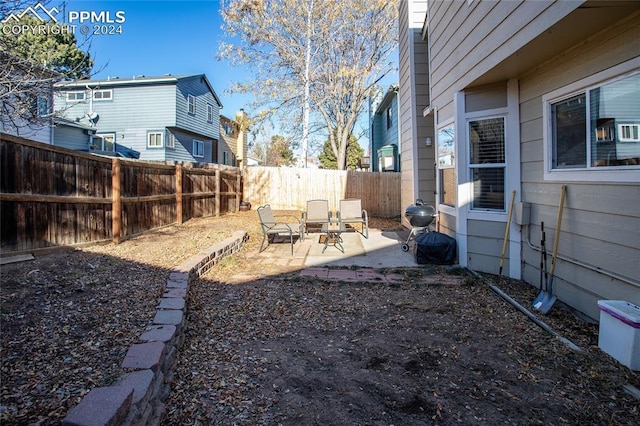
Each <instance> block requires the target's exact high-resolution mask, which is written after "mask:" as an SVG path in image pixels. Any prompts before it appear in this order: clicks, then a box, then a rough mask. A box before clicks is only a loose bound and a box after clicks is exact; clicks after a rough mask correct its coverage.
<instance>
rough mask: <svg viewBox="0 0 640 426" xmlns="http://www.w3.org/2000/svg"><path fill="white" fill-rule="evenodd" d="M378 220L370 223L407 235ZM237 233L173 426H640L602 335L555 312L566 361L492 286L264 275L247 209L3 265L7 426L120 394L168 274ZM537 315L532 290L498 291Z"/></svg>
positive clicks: (199, 294) (196, 340) (448, 275)
mask: <svg viewBox="0 0 640 426" xmlns="http://www.w3.org/2000/svg"><path fill="white" fill-rule="evenodd" d="M397 226H398V224H397V222H393V221H381V220H380V221H376V220H372V227H377V228H379V229H394V228H397ZM237 229H245V230H248V231H249V233H250V236H251V239H250V242H249V244H248V246H247V247H246V249H245V250H243V252H241V253H239V254H238V255H236V256H234V257H232V258H229V259H227V260H225V261H223V262H222V263H221V264H220V265H218V266H217V267H216V268H214V269H213V270H212V271H211V272H210V273H209V275H208V276H206V277H204V278H203V279H201V280H199V281H198V282H196V283H195V284H194V285H193V286H192V288H191V290H190V295H189V299H188V310H187V316H188V321H189V326H188V330H187V339H186V342H185V345H184V347H183V348H182V350H181V352H180V354H179V357H178V365H177V367H176V371H175V377H174V380H173V383H172V392H171V395H170V397H169V400H168V401H167V403H166V410H167V412H166V416H165V419H164V421H163V424H168V425H169V424H173V425H210V424H220V425H230V424H237V425H257V424H265V425H276V424H282V425H299V424H305V425H314V424H318V425H320V424H322V425H345V424H350V425H351V424H360V425H414V424H443V425H446V424H563V423H564V424H598V425H636V424H637V422H638V420H637V419H638V418H639V416H640V400H638V399H636V398H634V397H632V396H631V395H630V394H629V393H628V392H627V391H625V387H626V388H629V385H631V386H635V387H636V388H640V374H639V373H638V372H632V371H630V370H629V369H627V368H626V367H624V366H622V365H620V364H618V363H617V362H616V361H615V360H613V359H612V358H610V357H609V356H607V355H606V354H604V353H602V352H601V351H600V350H599V349H598V346H597V332H598V326H597V324H593V323H585V322H582V321H580V320H578V319H576V318H575V317H574V316H572V315H571V314H570V313H569V312H568V311H567V310H566V309H563V307H562V305H561V304H559V303H558V304H556V305H555V306H554V308H553V309H552V310H551V312H550V314H549V315H547V316H544V315H539V317H540V318H541V319H542V320H544V321H545V322H546V323H547V324H549V325H550V326H551V327H552V328H553V329H554V330H556V331H557V332H558V333H560V334H561V335H562V336H564V337H565V338H567V339H569V340H571V341H572V342H573V343H575V344H576V345H578V346H579V347H580V348H581V349H582V351H581V352H577V351H574V350H571V349H569V348H568V347H567V346H566V345H565V344H563V343H562V342H561V341H560V340H558V339H556V338H554V337H552V336H551V335H549V334H547V333H546V332H545V331H543V330H542V329H541V328H539V327H538V326H536V325H535V324H534V323H533V322H532V321H530V320H529V319H527V318H526V317H525V316H524V315H523V314H521V313H519V312H517V311H516V310H515V309H514V308H513V307H512V306H511V305H509V304H507V303H505V302H504V301H503V300H502V299H501V298H499V297H498V296H497V295H496V294H495V293H494V292H492V291H491V290H490V289H489V288H488V285H487V283H486V282H484V281H483V280H480V279H478V278H476V277H474V276H471V275H469V274H468V273H467V272H466V271H463V270H460V269H457V268H443V267H434V266H420V267H416V268H415V269H414V268H411V269H401V270H397V271H395V272H397V273H399V274H403V275H404V276H405V280H404V281H403V282H401V283H398V284H383V283H380V282H360V283H343V282H323V281H320V280H316V279H309V278H302V277H300V276H298V275H297V274H296V273H295V272H292V271H286V270H283V271H281V273H279V274H276V275H270V276H263V277H262V278H260V279H257V280H252V281H248V282H239V280H238V279H237V276H238V275H239V274H241V275H242V276H247V275H258V276H259V275H261V271H260V267H259V266H258V265H256V263H255V262H252V259H254V254H255V252H256V251H257V247H258V245H259V243H260V240H261V238H260V237H259V229H258V227H257V219H256V215H255V212H254V211H252V212H248V213H238V214H235V215H229V216H225V217H223V218H211V219H200V220H193V221H189V222H188V223H186V224H184V225H182V226H174V227H169V228H164V229H162V230H158V231H155V232H153V233H150V234H147V235H144V236H140V237H137V238H133V239H131V240H128V241H125V242H123V243H122V244H120V245H118V246H114V245H112V244H107V245H102V246H93V247H88V248H84V249H81V250H70V251H64V252H62V253H57V254H52V255H46V256H39V257H37V258H36V259H35V260H33V261H29V262H21V263H14V264H9V265H3V266H2V267H1V268H0V273H1V281H0V283H1V284H2V285H1V286H0V303H1V304H0V308H1V312H2V317H1V326H2V338H1V339H2V340H1V350H2V367H1V377H0V379H1V390H2V400H1V402H0V423H2V424H3V425H5V424H6V425H9V424H12V425H14V424H15V425H18V424H20V425H22V424H43V425H44V424H59V422H60V420H61V419H62V418H64V416H65V414H66V412H67V411H68V410H69V409H70V408H71V407H72V406H74V405H75V404H76V403H77V402H78V401H79V400H80V399H81V398H82V396H83V395H84V394H86V392H88V390H89V389H91V388H92V387H95V386H105V385H108V384H111V383H112V382H113V381H114V380H115V378H116V377H117V376H118V375H119V374H120V371H119V368H118V366H119V364H120V362H121V361H122V359H123V357H124V353H125V352H126V350H127V348H128V346H129V345H130V344H131V343H134V342H135V339H136V338H137V336H139V335H140V334H141V332H142V331H143V330H144V329H145V327H146V326H147V325H148V323H149V321H150V320H151V319H152V317H153V310H154V308H155V306H156V305H157V301H158V298H159V297H160V295H161V293H162V287H163V285H164V282H165V280H166V277H167V273H168V268H170V267H173V266H176V265H178V264H179V263H181V262H182V261H183V260H185V259H187V258H188V257H190V256H191V255H192V254H194V253H196V252H197V251H198V250H199V249H202V248H205V247H208V246H210V245H213V244H214V243H215V242H216V241H220V240H222V239H223V238H225V237H226V236H228V235H230V234H231V233H232V232H233V231H235V230H237ZM490 278H491V279H493V280H494V282H495V283H496V284H497V286H498V287H500V288H501V289H502V290H503V291H505V292H506V293H508V294H509V295H510V296H511V297H513V298H514V299H516V300H518V301H519V302H520V303H521V304H522V305H523V306H525V307H529V306H530V302H531V300H533V298H534V297H535V295H536V294H537V290H536V289H534V288H532V287H530V286H527V285H525V284H523V283H520V282H514V281H510V280H506V279H502V280H497V279H496V277H490Z"/></svg>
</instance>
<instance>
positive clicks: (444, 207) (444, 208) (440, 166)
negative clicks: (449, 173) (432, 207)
mask: <svg viewBox="0 0 640 426" xmlns="http://www.w3.org/2000/svg"><path fill="white" fill-rule="evenodd" d="M449 127H451V128H452V130H453V147H452V148H453V151H452V153H451V164H446V163H445V162H442V161H441V158H440V155H439V151H440V150H439V147H440V145H441V144H442V142H443V141H441V140H440V132H441V131H443V130H444V129H446V128H449ZM435 136H436V163H437V164H436V168H437V176H436V178H437V188H438V194H437V200H436V203H437V205H438V209H439V211H441V212H443V213H446V214H449V215H452V216H455V214H456V203H457V199H458V194H457V192H458V190H457V188H458V186H457V185H455V181H457V176H456V172H455V169H456V163H457V158H456V149H457V145H458V144H457V142H456V128H455V123H454V120H453V118H452V119H450V120H447V121H446V122H444V123H442V124H440V125H439V126H438V130H437V131H436V135H435ZM445 169H451V170H453V175H454V188H455V189H454V192H455V194H454V195H453V199H454V203H453V206H450V205H448V204H443V203H442V191H443V190H444V188H443V186H442V185H443V183H442V175H441V173H442V170H445Z"/></svg>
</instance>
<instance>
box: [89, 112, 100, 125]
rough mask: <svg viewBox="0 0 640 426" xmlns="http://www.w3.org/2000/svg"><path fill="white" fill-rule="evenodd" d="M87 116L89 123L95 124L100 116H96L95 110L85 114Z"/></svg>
mask: <svg viewBox="0 0 640 426" xmlns="http://www.w3.org/2000/svg"><path fill="white" fill-rule="evenodd" d="M87 118H88V119H89V121H90V122H91V123H93V124H96V123H97V122H98V118H100V117H99V116H98V113H97V112H95V111H91V112H90V113H89V114H87Z"/></svg>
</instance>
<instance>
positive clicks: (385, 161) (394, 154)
mask: <svg viewBox="0 0 640 426" xmlns="http://www.w3.org/2000/svg"><path fill="white" fill-rule="evenodd" d="M398 166H399V165H398V146H397V145H395V144H389V145H385V146H383V147H380V149H378V171H380V172H397V171H398Z"/></svg>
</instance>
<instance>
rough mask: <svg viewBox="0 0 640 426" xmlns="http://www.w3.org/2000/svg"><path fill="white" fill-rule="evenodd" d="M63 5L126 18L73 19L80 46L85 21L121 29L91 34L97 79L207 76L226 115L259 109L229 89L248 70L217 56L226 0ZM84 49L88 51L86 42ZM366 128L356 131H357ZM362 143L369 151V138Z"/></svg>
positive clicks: (67, 10)
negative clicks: (180, 75)
mask: <svg viewBox="0 0 640 426" xmlns="http://www.w3.org/2000/svg"><path fill="white" fill-rule="evenodd" d="M62 3H63V2H62V1H61V0H51V1H50V3H49V4H48V6H49V7H52V6H56V7H58V9H59V10H60V12H59V14H58V16H57V18H58V21H60V20H61V19H63V17H66V18H67V19H68V18H70V14H71V12H76V13H80V12H89V13H90V12H94V13H95V14H100V13H102V16H103V17H107V15H106V13H107V12H108V17H109V18H110V19H111V20H112V21H111V22H113V21H117V20H118V17H119V16H120V17H123V18H124V19H123V22H121V23H117V22H115V23H112V24H109V23H105V24H104V25H103V24H101V23H100V22H92V20H88V21H86V22H84V23H80V22H78V21H77V19H76V21H75V22H67V23H69V24H71V25H76V29H75V35H76V38H77V39H78V44H80V45H82V43H83V41H84V36H83V35H82V34H81V31H80V30H81V27H82V26H83V25H86V27H85V29H86V28H88V29H89V30H91V31H94V30H95V29H100V28H103V29H106V30H118V32H121V33H114V34H99V35H93V36H92V37H91V38H90V42H91V46H90V48H89V51H90V52H91V54H92V56H93V57H94V62H95V64H94V72H95V73H96V74H95V75H94V76H92V78H93V79H105V78H107V77H120V78H130V77H133V76H134V75H135V76H138V75H145V76H147V77H150V76H161V75H165V74H174V75H178V74H206V76H207V78H208V79H209V81H210V82H211V84H212V86H213V88H214V90H215V91H216V93H217V95H218V97H219V98H220V100H221V102H222V105H223V109H222V111H221V114H222V115H225V116H227V117H230V118H234V117H235V113H236V112H237V111H238V110H239V109H240V108H244V109H245V110H246V111H247V112H248V113H249V114H252V113H253V112H255V111H252V110H251V107H250V105H249V101H250V99H251V95H247V94H233V95H232V94H229V93H228V89H229V88H230V87H231V85H232V83H233V82H242V81H243V79H246V76H247V72H246V71H245V70H243V69H242V68H237V67H231V66H230V65H229V64H228V63H226V62H224V61H218V60H217V59H216V56H217V54H218V49H219V45H220V42H221V41H222V40H223V32H222V30H221V25H222V18H221V16H220V13H219V9H220V7H221V0H190V1H189V0H188V1H176V0H136V1H118V0H113V1H99V0H67V1H65V2H64V11H63V7H62V6H61V4H62ZM76 16H77V15H76ZM121 20H122V19H121ZM109 25H111V27H109ZM96 26H97V28H96ZM83 48H84V49H85V50H86V46H83ZM396 60H397V58H396ZM395 78H397V76H396V75H394V76H390V77H387V78H385V80H384V81H383V83H382V85H383V90H386V88H388V86H389V85H390V84H392V83H396V82H397V81H396V80H395ZM360 121H361V122H362V123H363V124H362V126H363V127H364V128H366V127H367V124H366V123H367V117H366V115H363V116H361V118H360ZM360 130H361V129H356V131H357V132H359V131H360ZM321 139H322V140H324V137H322V138H321ZM321 142H322V141H321ZM359 142H360V144H361V145H362V146H363V147H364V148H365V149H366V146H367V144H368V136H367V135H365V136H364V138H362V139H360V141H359Z"/></svg>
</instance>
